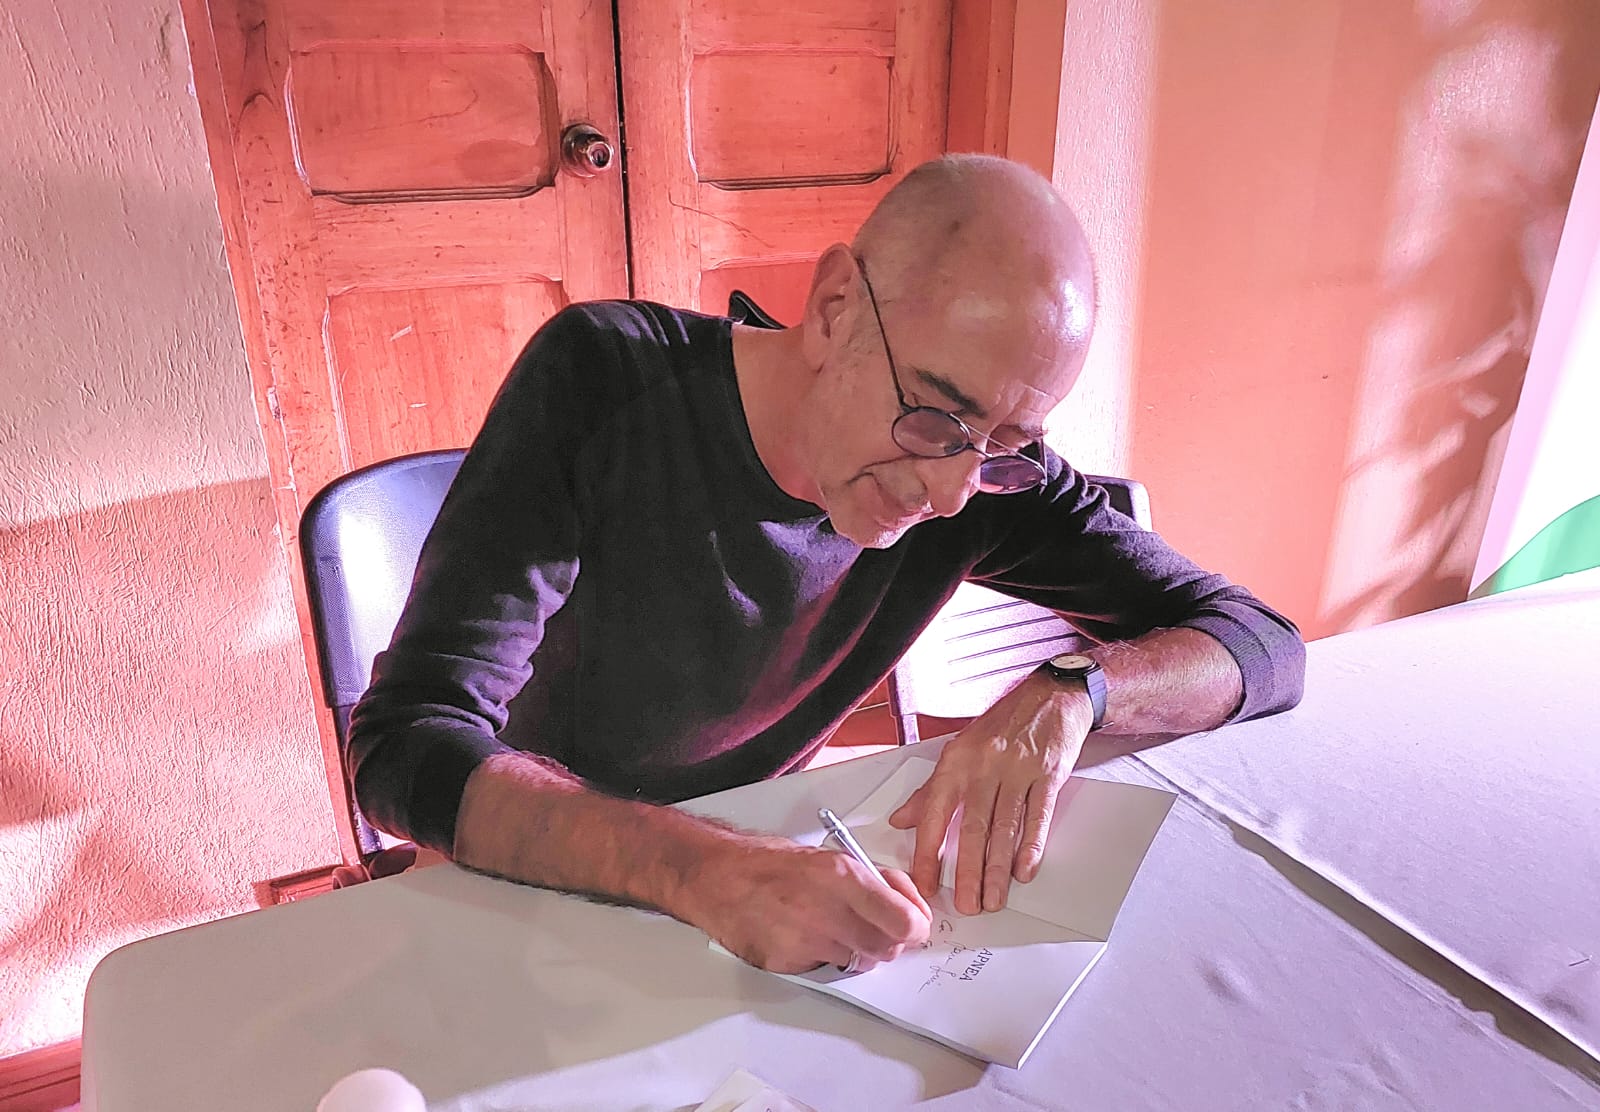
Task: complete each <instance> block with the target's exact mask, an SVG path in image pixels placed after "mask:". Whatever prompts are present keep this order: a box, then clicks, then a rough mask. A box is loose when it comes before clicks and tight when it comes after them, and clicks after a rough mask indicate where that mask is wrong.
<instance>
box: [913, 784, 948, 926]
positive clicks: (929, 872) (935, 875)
mask: <svg viewBox="0 0 1600 1112" xmlns="http://www.w3.org/2000/svg"><path fill="white" fill-rule="evenodd" d="M948 783H949V781H947V780H945V779H942V778H941V777H940V775H939V773H938V772H937V771H935V772H934V774H933V775H932V776H931V777H930V778H929V779H928V782H927V783H926V784H924V785H923V786H922V787H921V788H920V789H919V790H920V791H923V792H926V793H927V796H926V798H925V799H924V800H923V803H922V818H921V819H920V820H919V821H918V822H917V848H916V850H915V852H913V853H912V855H911V879H912V880H914V881H916V882H917V887H918V888H919V889H920V890H921V891H922V894H923V895H924V896H928V897H932V896H933V894H934V893H935V892H937V891H939V855H940V853H941V852H942V851H943V849H944V836H945V834H946V832H948V831H949V829H950V818H951V816H952V815H953V814H954V813H955V809H956V795H955V789H954V788H953V787H947V786H946V785H947V784H948Z"/></svg>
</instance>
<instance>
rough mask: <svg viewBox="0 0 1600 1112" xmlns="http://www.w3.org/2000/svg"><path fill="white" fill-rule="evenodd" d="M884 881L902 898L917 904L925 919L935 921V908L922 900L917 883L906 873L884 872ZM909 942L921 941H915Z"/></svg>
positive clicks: (894, 870)
mask: <svg viewBox="0 0 1600 1112" xmlns="http://www.w3.org/2000/svg"><path fill="white" fill-rule="evenodd" d="M883 879H884V880H887V881H888V882H889V887H891V888H893V889H894V890H895V891H896V892H899V893H900V894H901V895H902V896H904V897H905V898H906V899H908V900H910V901H911V902H912V903H913V904H915V905H916V908H917V910H918V911H920V912H922V916H923V918H925V919H928V920H929V921H931V920H932V919H933V908H931V907H929V906H928V901H927V900H925V899H923V898H922V893H921V892H919V891H917V886H916V883H915V882H914V881H912V879H911V878H910V877H909V876H907V875H906V874H905V873H902V872H901V871H900V870H899V869H885V870H883ZM908 941H921V940H920V939H915V940H908Z"/></svg>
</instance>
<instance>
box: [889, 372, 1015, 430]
mask: <svg viewBox="0 0 1600 1112" xmlns="http://www.w3.org/2000/svg"><path fill="white" fill-rule="evenodd" d="M910 370H911V372H912V373H913V374H915V375H916V376H917V378H918V379H919V380H921V381H922V382H923V383H926V384H927V385H928V386H929V387H930V388H932V389H934V390H936V391H938V392H939V393H940V394H943V395H944V397H945V400H946V401H949V402H953V403H955V404H956V405H958V406H960V407H961V408H959V409H957V410H956V416H957V417H976V418H977V419H978V420H980V421H985V420H988V417H989V411H988V409H986V408H985V407H984V406H982V405H981V404H979V402H978V401H977V399H975V398H974V397H973V396H972V395H971V394H968V393H967V392H966V391H965V390H963V389H961V387H959V386H957V385H956V384H955V383H953V382H951V381H950V380H949V379H948V378H946V377H945V376H944V375H942V374H939V373H938V372H937V371H928V370H924V369H923V368H921V367H912V368H910ZM1011 427H1012V428H1014V429H1016V430H1017V431H1018V432H1020V433H1021V434H1022V435H1023V436H1025V437H1027V438H1028V439H1029V440H1030V441H1034V440H1043V439H1044V428H1043V427H1042V426H1040V425H1012V426H1011ZM996 431H999V430H996Z"/></svg>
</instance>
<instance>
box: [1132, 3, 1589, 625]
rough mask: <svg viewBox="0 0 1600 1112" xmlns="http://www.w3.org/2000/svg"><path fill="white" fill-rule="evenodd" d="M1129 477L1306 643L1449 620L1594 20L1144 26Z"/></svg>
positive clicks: (1286, 16)
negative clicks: (1146, 120) (1149, 41)
mask: <svg viewBox="0 0 1600 1112" xmlns="http://www.w3.org/2000/svg"><path fill="white" fill-rule="evenodd" d="M1156 25H1157V26H1158V28H1159V50H1158V58H1157V62H1156V88H1157V92H1156V96H1155V103H1154V106H1153V109H1152V132H1151V157H1150V164H1149V182H1148V214H1147V223H1146V228H1145V239H1144V243H1145V249H1146V257H1145V259H1144V266H1143V274H1144V286H1143V289H1142V291H1141V299H1140V309H1139V312H1138V314H1137V319H1138V320H1139V322H1140V328H1141V332H1140V336H1139V345H1140V349H1139V360H1138V378H1137V382H1136V391H1137V395H1136V397H1135V399H1134V403H1133V410H1132V419H1133V423H1134V433H1133V440H1132V443H1133V463H1132V467H1131V470H1132V473H1134V474H1137V475H1138V476H1139V477H1140V478H1141V479H1142V480H1143V481H1144V482H1146V483H1147V484H1149V486H1150V487H1151V488H1152V490H1153V491H1154V492H1155V494H1156V497H1157V498H1158V499H1159V500H1160V502H1161V505H1162V507H1163V511H1162V530H1163V532H1164V533H1166V534H1167V535H1168V536H1169V537H1170V539H1172V540H1173V542H1174V543H1175V544H1176V545H1177V546H1178V547H1179V548H1180V549H1182V550H1184V551H1186V552H1189V553H1191V554H1192V555H1193V556H1194V557H1195V558H1196V559H1197V560H1199V561H1200V562H1201V563H1202V564H1205V565H1208V566H1212V567H1215V568H1216V569H1217V570H1219V571H1222V572H1223V573H1225V574H1227V575H1229V576H1231V577H1233V578H1235V579H1238V580H1240V581H1242V582H1244V583H1247V584H1249V585H1250V586H1251V587H1252V588H1254V589H1256V590H1257V591H1258V592H1260V593H1261V594H1262V595H1263V596H1264V597H1265V598H1267V599H1268V600H1269V601H1271V602H1273V603H1274V604H1275V605H1278V606H1279V607H1281V608H1282V609H1284V610H1285V611H1287V612H1288V614H1289V615H1290V616H1291V617H1293V618H1294V619H1295V620H1296V621H1297V622H1299V623H1300V624H1301V626H1302V628H1303V629H1304V631H1305V632H1306V634H1307V636H1312V637H1315V636H1322V635H1325V634H1329V633H1334V632H1338V631H1340V630H1342V629H1347V628H1353V627H1356V626H1361V625H1366V624H1370V623H1372V622H1376V621H1382V620H1385V619H1387V618H1391V617H1397V616H1400V615H1402V614H1407V613H1413V612H1416V611H1419V610H1426V609H1430V608H1432V607H1435V606H1439V605H1443V604H1446V603H1450V602H1455V601H1459V600H1460V599H1463V598H1465V597H1466V592H1467V585H1468V578H1469V577H1470V575H1471V572H1472V566H1473V562H1474V560H1475V558H1476V554H1477V547H1478V543H1479V539H1480V537H1481V535H1482V530H1483V523H1484V518H1485V516H1486V514H1487V511H1488V501H1489V496H1490V492H1491V490H1492V486H1493V479H1494V476H1495V473H1496V471H1497V469H1498V464H1499V455H1500V452H1501V450H1502V446H1503V441H1504V433H1505V431H1506V429H1507V427H1508V425H1509V423H1510V419H1511V415H1512V413H1513V411H1514V409H1515V406H1516V399H1517V395H1518V392H1519V390H1520V386H1521V381H1522V376H1523V373H1524V372H1525V370H1526V367H1527V356H1528V349H1529V347H1530V345H1531V343H1532V337H1533V328H1534V325H1535V323H1536V320H1537V305H1538V303H1539V302H1540V300H1541V299H1542V294H1543V289H1544V285H1545V283H1546V282H1547V281H1548V278H1549V273H1550V267H1551V264H1552V262H1553V258H1554V252H1555V245H1556V242H1557V239H1558V237H1559V233H1560V228H1561V221H1562V219H1563V217H1564V215H1565V212H1566V206H1567V203H1568V201H1569V199H1570V195H1571V189H1572V183H1573V179H1574V177H1575V176H1576V173H1577V166H1578V160H1579V157H1580V156H1581V153H1582V147H1583V141H1584V135H1585V132H1586V130H1587V125H1588V121H1589V118H1590V114H1591V112H1592V110H1593V108H1594V103H1595V96H1596V93H1597V91H1600V5H1595V4H1593V3H1592V2H1590V0H1498V2H1494V0H1491V2H1488V3H1478V4H1457V5H1450V4H1445V5H1435V6H1433V7H1432V10H1431V11H1426V12H1419V11H1417V10H1415V9H1414V6H1412V5H1398V4H1396V5H1390V4H1350V3H1341V2H1336V0H1313V2H1308V3H1304V4H1285V5H1267V4H1251V5H1239V4H1233V3H1225V2H1222V0H1193V2H1191V0H1185V2H1184V3H1182V4H1179V3H1170V2H1169V3H1166V4H1163V5H1162V6H1161V9H1160V15H1159V18H1158V20H1157V24H1156Z"/></svg>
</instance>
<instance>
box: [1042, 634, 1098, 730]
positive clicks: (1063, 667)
mask: <svg viewBox="0 0 1600 1112" xmlns="http://www.w3.org/2000/svg"><path fill="white" fill-rule="evenodd" d="M1039 668H1040V669H1041V670H1042V671H1044V672H1045V673H1047V674H1048V675H1050V676H1053V677H1054V678H1056V679H1058V680H1061V681H1062V682H1072V681H1076V680H1081V681H1083V686H1084V690H1085V691H1087V692H1088V693H1089V705H1090V707H1092V708H1093V709H1094V722H1093V724H1092V725H1091V726H1090V727H1089V729H1090V730H1098V729H1100V727H1102V726H1104V725H1105V724H1106V674H1105V671H1104V670H1103V669H1102V668H1101V667H1100V664H1099V662H1098V661H1096V660H1095V659H1094V658H1093V657H1088V656H1081V655H1079V654H1077V653H1063V654H1061V655H1059V656H1053V657H1051V658H1050V659H1048V660H1045V661H1043V662H1041V663H1040V665H1039Z"/></svg>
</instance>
